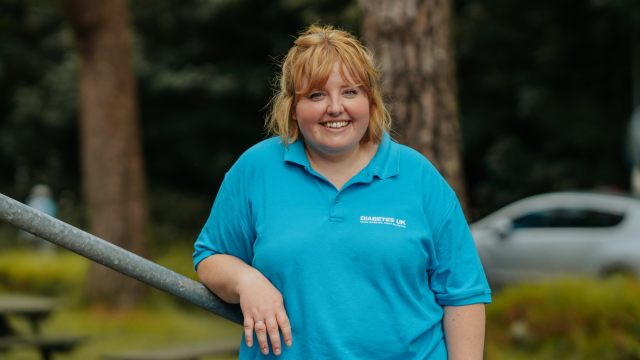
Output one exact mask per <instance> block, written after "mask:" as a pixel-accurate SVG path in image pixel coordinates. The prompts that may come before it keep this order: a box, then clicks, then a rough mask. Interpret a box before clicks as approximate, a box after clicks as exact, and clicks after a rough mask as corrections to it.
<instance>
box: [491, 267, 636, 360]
mask: <svg viewBox="0 0 640 360" xmlns="http://www.w3.org/2000/svg"><path fill="white" fill-rule="evenodd" d="M520 358H522V359H524V358H526V359H530V360H532V359H575V360H579V359H612V360H618V359H619V360H631V359H640V283H638V282H637V281H634V280H633V279H630V278H624V277H614V278H610V279H607V280H602V279H589V278H564V279H559V280H555V281H551V282H547V283H540V284H526V285H520V286H515V287H511V288H505V289H504V290H503V291H502V292H500V293H498V294H497V295H495V296H494V299H493V303H492V304H490V305H487V341H486V359H488V360H502V359H520Z"/></svg>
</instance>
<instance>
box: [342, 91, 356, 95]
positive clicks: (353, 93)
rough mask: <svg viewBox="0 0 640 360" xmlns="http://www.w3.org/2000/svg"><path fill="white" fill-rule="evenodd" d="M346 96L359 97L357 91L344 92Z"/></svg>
mask: <svg viewBox="0 0 640 360" xmlns="http://www.w3.org/2000/svg"><path fill="white" fill-rule="evenodd" d="M344 93H345V95H357V94H358V92H357V91H356V90H347V91H345V92H344Z"/></svg>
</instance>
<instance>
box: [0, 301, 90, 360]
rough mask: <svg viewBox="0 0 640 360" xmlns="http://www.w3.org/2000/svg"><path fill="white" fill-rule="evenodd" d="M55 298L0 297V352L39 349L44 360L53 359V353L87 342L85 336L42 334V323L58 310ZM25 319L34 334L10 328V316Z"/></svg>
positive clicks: (68, 349)
mask: <svg viewBox="0 0 640 360" xmlns="http://www.w3.org/2000/svg"><path fill="white" fill-rule="evenodd" d="M56 307H57V303H56V302H55V301H54V300H52V299H47V298H36V297H31V296H23V295H12V296H2V297H0V351H7V350H11V349H14V348H20V347H31V348H37V349H38V350H39V351H40V355H41V356H42V359H43V360H50V359H51V357H52V354H53V353H54V352H69V351H71V350H73V349H74V348H75V347H76V346H77V345H78V344H80V343H81V342H82V341H84V340H85V339H86V337H84V336H60V335H56V336H46V335H42V334H41V333H40V322H41V321H42V320H44V319H45V318H47V317H48V316H49V315H50V314H51V312H53V311H54V310H55V308H56ZM9 315H14V316H22V317H25V318H26V319H27V320H28V321H29V323H30V325H31V330H32V334H29V335H21V334H19V333H18V331H16V330H15V329H14V328H12V327H11V324H10V323H9V321H8V319H7V316H9Z"/></svg>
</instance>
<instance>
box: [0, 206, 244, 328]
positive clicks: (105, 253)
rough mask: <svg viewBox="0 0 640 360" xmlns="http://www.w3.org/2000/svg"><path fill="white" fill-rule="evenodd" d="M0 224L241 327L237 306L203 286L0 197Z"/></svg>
mask: <svg viewBox="0 0 640 360" xmlns="http://www.w3.org/2000/svg"><path fill="white" fill-rule="evenodd" d="M0 220H4V221H6V222H8V223H10V224H13V225H15V226H17V227H19V228H20V229H22V230H24V231H26V232H29V233H31V234H33V235H35V236H37V237H39V238H41V239H44V240H47V241H49V242H52V243H54V244H56V245H58V246H61V247H63V248H65V249H67V250H70V251H73V252H74V253H76V254H78V255H81V256H84V257H86V258H88V259H90V260H93V261H95V262H97V263H98V264H102V265H104V266H106V267H108V268H111V269H113V270H115V271H117V272H120V273H122V274H124V275H127V276H129V277H132V278H134V279H136V280H139V281H142V282H143V283H145V284H147V285H151V286H153V287H155V288H156V289H159V290H162V291H164V292H166V293H169V294H171V295H174V296H177V297H179V298H180V299H182V300H185V301H187V302H190V303H192V304H194V305H196V306H199V307H201V308H203V309H205V310H208V311H210V312H212V313H214V314H216V315H219V316H222V317H223V318H225V319H228V320H231V321H233V322H235V323H237V324H240V325H242V324H243V316H242V311H241V310H240V306H238V305H233V304H229V303H227V302H225V301H223V300H221V299H220V298H219V297H217V296H216V295H215V294H214V293H212V292H211V291H210V290H209V289H207V287H206V286H204V285H202V284H201V283H199V282H197V281H193V280H191V279H189V278H187V277H185V276H183V275H180V274H178V273H176V272H174V271H171V270H169V269H167V268H165V267H162V266H160V265H158V264H156V263H154V262H151V261H149V260H147V259H145V258H142V257H140V256H138V255H136V254H134V253H131V252H129V251H127V250H125V249H122V248H120V247H118V246H115V245H113V244H111V243H110V242H108V241H105V240H102V239H100V238H98V237H95V236H93V235H91V234H89V233H87V232H84V231H82V230H80V229H78V228H75V227H73V226H71V225H69V224H67V223H64V222H62V221H60V220H58V219H55V218H53V217H51V216H49V215H46V214H44V213H42V212H40V211H38V210H36V209H34V208H31V207H29V206H27V205H25V204H22V203H21V202H18V201H15V200H13V199H11V198H9V197H7V196H5V195H3V194H0Z"/></svg>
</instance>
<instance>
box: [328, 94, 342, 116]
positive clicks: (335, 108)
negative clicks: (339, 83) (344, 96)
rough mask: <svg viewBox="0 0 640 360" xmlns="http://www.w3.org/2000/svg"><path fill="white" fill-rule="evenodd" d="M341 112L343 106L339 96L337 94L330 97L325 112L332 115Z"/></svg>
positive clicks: (338, 114)
mask: <svg viewBox="0 0 640 360" xmlns="http://www.w3.org/2000/svg"><path fill="white" fill-rule="evenodd" d="M343 112H344V106H343V105H342V101H341V98H340V97H339V96H337V97H331V100H330V101H329V105H328V106H327V114H329V116H332V117H337V116H340V115H342V113H343Z"/></svg>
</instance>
